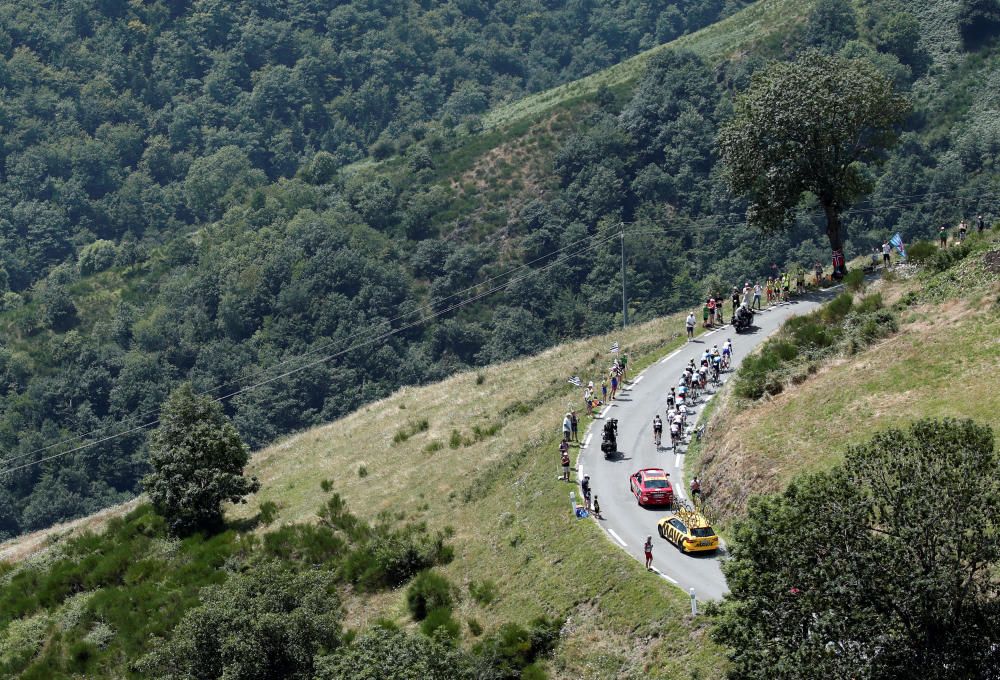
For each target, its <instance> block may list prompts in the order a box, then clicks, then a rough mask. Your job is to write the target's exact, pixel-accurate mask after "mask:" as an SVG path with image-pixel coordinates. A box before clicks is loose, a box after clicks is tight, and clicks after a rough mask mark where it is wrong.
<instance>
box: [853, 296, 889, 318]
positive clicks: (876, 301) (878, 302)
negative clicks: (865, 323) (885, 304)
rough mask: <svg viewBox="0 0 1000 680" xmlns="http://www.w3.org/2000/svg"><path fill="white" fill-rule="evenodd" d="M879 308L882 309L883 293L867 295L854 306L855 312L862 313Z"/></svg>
mask: <svg viewBox="0 0 1000 680" xmlns="http://www.w3.org/2000/svg"><path fill="white" fill-rule="evenodd" d="M878 309H882V293H872V294H871V295H866V296H864V297H863V298H861V301H860V302H859V303H858V304H857V305H855V307H854V311H855V312H859V313H862V314H866V313H868V312H874V311H875V310H878Z"/></svg>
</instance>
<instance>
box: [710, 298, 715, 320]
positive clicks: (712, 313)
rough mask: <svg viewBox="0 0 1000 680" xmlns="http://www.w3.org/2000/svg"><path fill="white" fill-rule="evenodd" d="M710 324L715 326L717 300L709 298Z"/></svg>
mask: <svg viewBox="0 0 1000 680" xmlns="http://www.w3.org/2000/svg"><path fill="white" fill-rule="evenodd" d="M708 323H709V325H711V326H714V325H715V298H708Z"/></svg>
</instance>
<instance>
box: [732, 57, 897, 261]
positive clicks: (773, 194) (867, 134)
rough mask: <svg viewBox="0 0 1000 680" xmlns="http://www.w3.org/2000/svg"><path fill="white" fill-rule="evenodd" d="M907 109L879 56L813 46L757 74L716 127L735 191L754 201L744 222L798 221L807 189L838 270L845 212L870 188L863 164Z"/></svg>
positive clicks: (873, 159) (877, 157) (874, 158)
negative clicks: (876, 61) (877, 62)
mask: <svg viewBox="0 0 1000 680" xmlns="http://www.w3.org/2000/svg"><path fill="white" fill-rule="evenodd" d="M908 110H909V104H908V102H907V101H906V99H905V98H904V97H902V96H901V95H899V94H897V93H896V92H894V91H893V85H892V82H891V81H890V80H889V79H888V78H886V77H885V76H884V75H883V74H882V73H881V72H880V71H879V70H878V69H877V68H876V67H875V66H874V65H872V64H870V63H868V62H866V61H863V60H858V59H844V58H842V57H838V56H828V55H824V54H821V53H819V52H808V53H806V54H805V55H803V56H802V57H801V58H800V59H798V60H796V61H793V62H776V63H774V64H772V65H771V66H769V67H768V68H766V69H764V70H762V71H761V72H759V73H757V74H755V75H754V77H753V80H752V81H751V84H750V87H749V89H748V90H747V91H746V92H745V93H743V94H742V95H741V96H740V97H739V98H738V99H737V100H736V104H735V112H734V115H733V117H732V118H731V119H730V120H729V121H728V122H727V123H725V124H724V125H723V128H722V130H721V131H720V133H719V147H720V151H721V155H722V157H723V160H724V161H725V164H726V169H727V173H728V177H729V182H730V186H731V188H732V190H733V192H734V193H736V194H738V195H745V196H747V197H748V198H749V200H750V205H749V207H748V209H747V221H748V222H749V223H750V224H751V225H754V226H757V227H759V228H761V229H763V230H779V229H784V228H788V227H790V226H791V225H792V223H793V220H794V218H795V214H796V209H797V208H798V206H799V204H800V203H801V202H802V199H803V196H804V195H805V194H807V193H808V194H812V195H813V196H815V198H816V200H817V201H819V204H820V205H821V206H822V208H823V211H824V213H825V214H826V233H827V236H828V237H829V239H830V247H831V248H832V249H833V258H834V267H835V272H834V275H835V276H836V277H838V278H839V277H840V276H842V275H843V274H844V273H845V272H846V267H845V266H844V256H843V251H844V228H843V223H842V221H841V215H842V213H843V211H844V210H845V209H846V208H847V207H848V206H850V205H851V204H852V203H854V202H855V201H857V200H858V199H859V198H860V197H861V196H862V195H864V194H865V193H866V192H868V191H869V190H870V184H871V182H870V179H869V177H868V176H867V173H866V167H865V166H866V165H868V164H873V163H878V162H880V161H881V160H882V159H883V157H884V153H885V151H886V150H887V149H889V148H890V147H891V146H893V145H894V144H895V142H896V138H897V135H898V127H899V124H900V123H901V122H902V120H903V119H904V117H905V116H906V114H907V112H908Z"/></svg>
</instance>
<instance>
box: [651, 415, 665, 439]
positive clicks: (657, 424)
mask: <svg viewBox="0 0 1000 680" xmlns="http://www.w3.org/2000/svg"><path fill="white" fill-rule="evenodd" d="M662 436H663V421H662V420H660V414H659V413H657V414H656V415H655V416H653V443H654V444H656V448H660V438H661V437H662Z"/></svg>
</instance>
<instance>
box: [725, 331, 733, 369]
mask: <svg viewBox="0 0 1000 680" xmlns="http://www.w3.org/2000/svg"><path fill="white" fill-rule="evenodd" d="M732 362H733V341H732V340H730V339H729V338H726V344H725V345H723V346H722V367H723V368H726V369H728V368H729V366H730V364H732Z"/></svg>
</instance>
